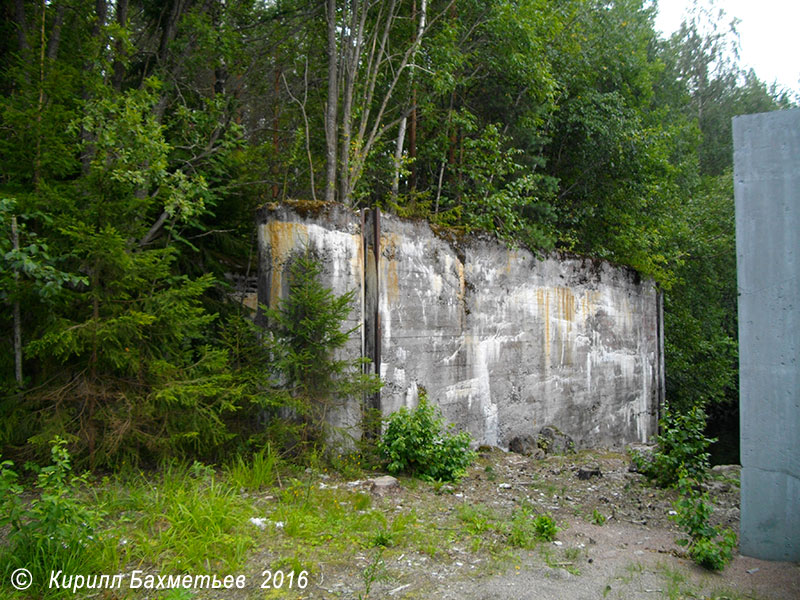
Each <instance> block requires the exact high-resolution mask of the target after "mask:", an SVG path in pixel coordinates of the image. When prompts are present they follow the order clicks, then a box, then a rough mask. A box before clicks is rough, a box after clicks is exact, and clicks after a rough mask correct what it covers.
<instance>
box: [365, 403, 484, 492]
mask: <svg viewBox="0 0 800 600" xmlns="http://www.w3.org/2000/svg"><path fill="white" fill-rule="evenodd" d="M452 428H453V426H452V425H451V426H450V429H452ZM469 443H470V436H469V434H468V433H466V432H460V433H451V432H447V431H445V429H444V421H443V420H442V418H441V415H440V414H439V412H438V411H437V409H436V408H435V407H434V406H432V405H431V404H429V403H428V400H427V398H426V397H425V396H424V395H421V396H420V401H419V406H417V408H416V409H414V410H408V409H406V408H405V407H404V408H401V409H400V410H398V411H397V412H395V413H392V415H391V416H390V417H389V419H388V421H387V426H386V431H385V432H384V434H383V436H382V437H381V439H380V440H379V442H378V452H379V454H380V456H381V458H383V459H384V460H385V461H386V462H387V467H386V468H387V469H388V471H389V472H390V473H395V474H396V473H408V474H410V475H414V476H416V477H419V478H420V479H426V480H428V481H456V480H458V479H460V478H461V477H463V476H464V473H465V472H466V468H467V467H468V466H469V465H470V464H471V463H472V461H473V460H474V459H475V453H474V452H472V451H471V450H470V449H469Z"/></svg>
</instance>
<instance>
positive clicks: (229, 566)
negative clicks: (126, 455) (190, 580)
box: [120, 461, 253, 574]
mask: <svg viewBox="0 0 800 600" xmlns="http://www.w3.org/2000/svg"><path fill="white" fill-rule="evenodd" d="M234 483H236V482H234ZM136 486H140V490H139V491H137V490H136V489H135V487H136ZM132 487H134V493H133V494H132V495H131V497H129V498H127V499H122V500H121V502H120V503H121V506H120V508H123V510H131V511H136V513H138V514H140V515H141V518H140V519H139V521H138V522H137V527H136V531H135V534H134V537H135V542H136V543H135V545H134V548H133V549H132V550H131V551H132V552H133V553H134V554H135V555H137V556H139V557H143V558H146V559H148V560H150V561H152V562H153V563H154V564H158V565H159V566H160V568H162V569H163V570H164V572H167V571H169V572H188V573H192V572H202V573H214V572H224V573H226V574H229V573H235V572H236V570H237V568H241V566H242V565H243V564H244V561H245V558H246V555H247V550H248V549H249V548H250V546H251V545H252V542H253V540H252V535H251V534H252V533H253V532H252V530H251V529H250V524H249V523H248V521H247V519H248V517H249V516H250V514H251V510H252V508H251V507H250V505H249V504H248V502H247V501H246V500H245V499H244V498H242V496H241V494H240V492H239V490H238V488H237V489H234V488H233V487H232V486H230V485H228V484H227V483H226V482H225V480H224V479H220V478H219V477H218V476H217V475H216V473H215V471H214V469H213V468H210V467H208V466H206V465H204V464H202V463H199V462H196V461H195V462H194V463H192V464H191V465H187V464H184V463H180V462H177V461H173V462H171V463H169V464H167V465H166V466H165V467H164V469H163V472H162V474H161V477H160V478H159V479H158V481H157V485H155V486H154V485H153V484H152V483H151V482H149V481H148V480H147V479H146V478H145V476H144V474H142V476H141V478H140V479H139V480H138V481H136V480H134V482H133V483H132Z"/></svg>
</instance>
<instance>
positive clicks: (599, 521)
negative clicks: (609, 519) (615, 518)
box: [591, 508, 606, 525]
mask: <svg viewBox="0 0 800 600" xmlns="http://www.w3.org/2000/svg"><path fill="white" fill-rule="evenodd" d="M591 521H592V523H594V524H595V525H605V523H606V516H605V515H604V514H603V513H601V512H600V511H599V510H597V509H596V508H595V509H594V511H592V518H591Z"/></svg>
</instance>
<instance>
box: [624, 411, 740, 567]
mask: <svg viewBox="0 0 800 600" xmlns="http://www.w3.org/2000/svg"><path fill="white" fill-rule="evenodd" d="M705 428H706V417H705V412H704V411H703V409H702V407H700V406H697V405H695V406H691V407H689V408H688V409H686V410H684V411H683V412H675V411H671V410H670V409H669V407H667V409H666V412H665V416H664V418H663V419H662V420H661V433H659V435H658V436H656V444H657V446H656V450H655V451H654V452H653V453H652V455H650V456H645V455H644V454H642V453H640V452H633V453H632V456H631V459H632V461H633V464H634V465H635V467H636V468H637V470H638V471H639V472H640V473H643V474H644V475H645V476H646V477H647V478H648V479H649V480H650V481H651V482H652V483H653V484H655V485H657V486H660V487H674V488H676V489H677V490H678V492H679V494H680V498H679V499H678V500H677V501H676V502H675V503H674V508H675V512H676V514H675V515H673V516H672V517H671V518H672V520H674V521H675V522H676V523H677V524H678V525H679V526H680V527H681V528H682V529H683V530H684V532H685V533H686V535H687V537H686V538H681V539H679V540H677V543H678V544H680V545H682V546H685V547H686V548H687V552H688V554H689V556H690V557H691V558H692V560H694V561H695V562H696V563H697V564H698V565H700V566H702V567H705V568H706V569H709V570H712V571H721V570H722V569H724V568H725V566H726V565H727V564H728V563H729V562H730V561H731V559H732V558H733V551H734V549H735V548H736V543H737V538H736V533H735V532H734V531H733V530H731V529H721V528H718V527H715V526H713V525H711V523H710V518H711V515H712V512H713V507H712V506H711V503H710V500H709V496H708V492H700V491H698V490H699V489H701V487H702V483H703V482H704V481H705V480H706V479H707V477H708V471H709V467H710V464H709V453H708V447H709V445H710V444H711V443H713V442H714V441H715V440H713V439H711V438H708V437H706V435H705Z"/></svg>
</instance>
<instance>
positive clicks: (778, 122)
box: [733, 109, 800, 561]
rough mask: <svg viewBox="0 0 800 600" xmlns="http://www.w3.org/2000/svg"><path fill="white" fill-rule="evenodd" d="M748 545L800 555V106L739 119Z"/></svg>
mask: <svg viewBox="0 0 800 600" xmlns="http://www.w3.org/2000/svg"><path fill="white" fill-rule="evenodd" d="M733 141H734V190H735V196H736V256H737V274H738V287H739V368H740V392H739V394H740V415H741V460H742V481H741V484H742V488H741V494H742V498H741V499H742V505H741V536H740V538H741V539H740V550H741V553H742V554H745V555H748V556H754V557H757V558H763V559H768V560H791V561H797V560H800V262H799V261H800V109H795V110H787V111H778V112H772V113H764V114H758V115H747V116H743V117H736V118H734V120H733Z"/></svg>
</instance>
